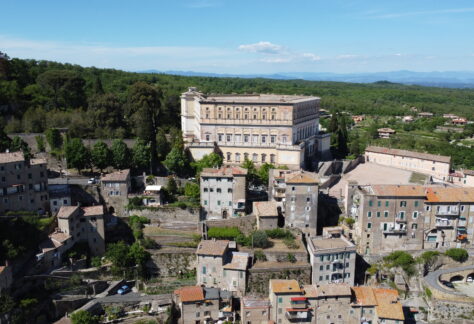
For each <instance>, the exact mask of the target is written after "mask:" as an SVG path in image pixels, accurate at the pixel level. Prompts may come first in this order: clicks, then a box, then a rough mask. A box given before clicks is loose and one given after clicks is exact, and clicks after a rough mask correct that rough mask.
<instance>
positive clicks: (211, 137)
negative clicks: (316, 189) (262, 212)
mask: <svg viewBox="0 0 474 324" xmlns="http://www.w3.org/2000/svg"><path fill="white" fill-rule="evenodd" d="M319 102H320V98H318V97H307V96H286V95H265V94H260V95H234V94H232V95H205V94H203V93H201V92H199V91H197V90H196V88H189V90H188V91H187V92H185V93H183V94H182V95H181V130H182V132H183V136H184V140H185V142H186V143H187V147H188V148H189V149H190V151H191V154H192V156H193V157H194V159H201V158H202V157H203V156H204V155H205V154H209V153H211V152H212V151H213V150H214V149H215V148H216V147H217V148H218V149H219V150H220V151H221V152H222V153H223V156H224V163H226V164H241V163H242V162H243V161H244V160H245V159H248V160H251V161H253V162H254V163H256V164H262V163H266V162H268V163H272V164H275V165H287V166H288V167H289V168H292V169H299V168H300V167H304V166H305V161H307V162H308V163H311V162H312V161H313V159H314V158H315V157H316V156H326V155H328V154H329V145H330V135H329V134H323V133H321V132H320V130H319V105H320V103H319Z"/></svg>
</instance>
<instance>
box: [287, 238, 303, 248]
mask: <svg viewBox="0 0 474 324" xmlns="http://www.w3.org/2000/svg"><path fill="white" fill-rule="evenodd" d="M283 243H285V245H286V247H287V248H289V249H293V250H296V249H298V248H299V247H300V245H299V244H298V243H297V242H296V241H295V239H292V238H285V239H284V240H283Z"/></svg>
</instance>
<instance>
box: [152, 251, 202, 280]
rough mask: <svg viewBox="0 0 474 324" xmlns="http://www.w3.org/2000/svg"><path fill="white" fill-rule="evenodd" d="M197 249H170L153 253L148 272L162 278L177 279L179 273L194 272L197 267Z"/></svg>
mask: <svg viewBox="0 0 474 324" xmlns="http://www.w3.org/2000/svg"><path fill="white" fill-rule="evenodd" d="M149 252H151V251H149ZM195 252H196V249H191V248H174V249H173V248H169V249H166V250H158V251H153V252H151V260H150V261H148V263H147V268H148V270H149V271H150V272H151V273H153V274H156V275H159V276H161V277H175V276H177V275H178V274H179V273H185V272H189V271H193V270H195V269H196V266H197V258H196V254H195Z"/></svg>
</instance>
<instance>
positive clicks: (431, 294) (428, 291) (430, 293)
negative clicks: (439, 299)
mask: <svg viewBox="0 0 474 324" xmlns="http://www.w3.org/2000/svg"><path fill="white" fill-rule="evenodd" d="M425 295H426V297H428V298H430V299H431V296H433V293H432V292H431V290H430V288H428V287H426V288H425Z"/></svg>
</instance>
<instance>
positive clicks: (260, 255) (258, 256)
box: [254, 250, 267, 261]
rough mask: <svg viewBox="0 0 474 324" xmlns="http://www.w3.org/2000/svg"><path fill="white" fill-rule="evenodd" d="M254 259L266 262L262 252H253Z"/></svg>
mask: <svg viewBox="0 0 474 324" xmlns="http://www.w3.org/2000/svg"><path fill="white" fill-rule="evenodd" d="M254 258H255V260H257V261H267V256H266V255H265V253H263V251H262V250H255V252H254Z"/></svg>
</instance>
